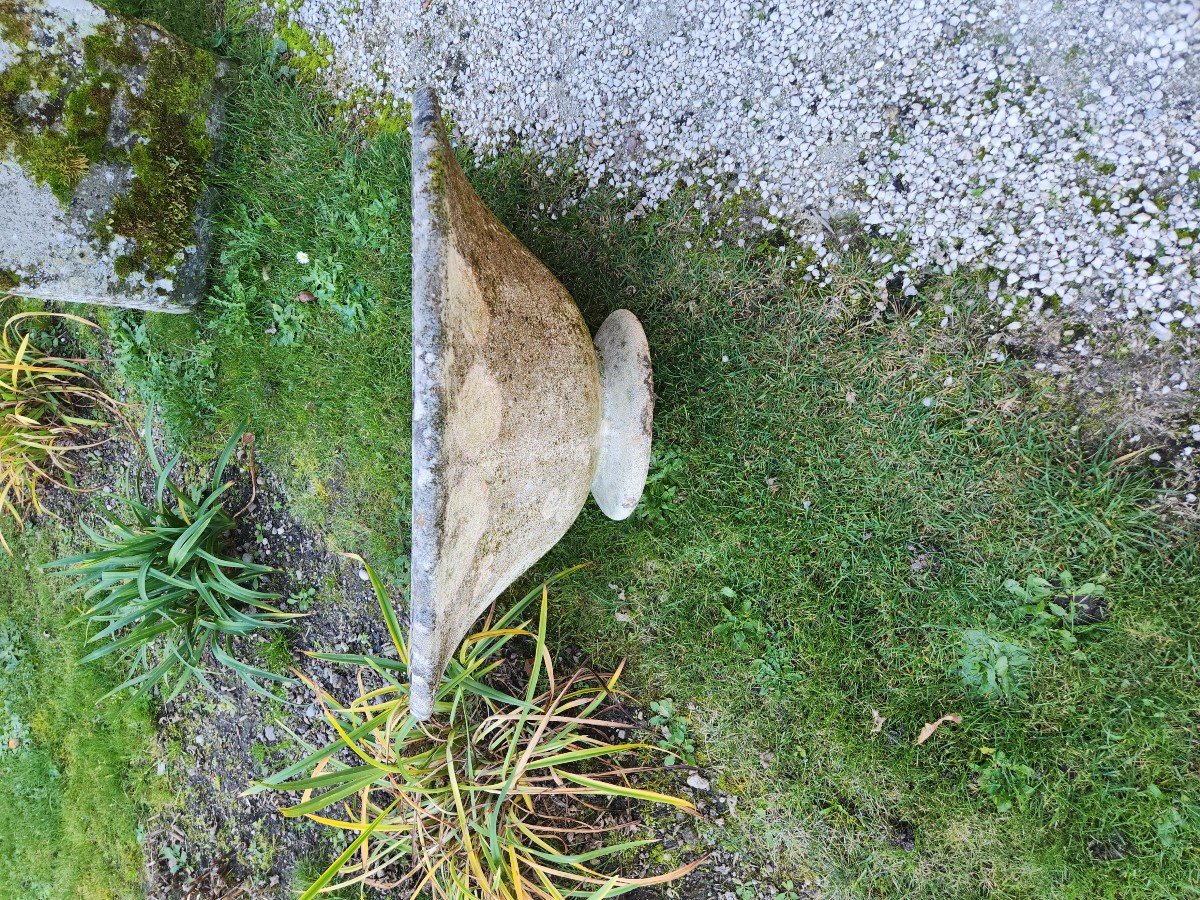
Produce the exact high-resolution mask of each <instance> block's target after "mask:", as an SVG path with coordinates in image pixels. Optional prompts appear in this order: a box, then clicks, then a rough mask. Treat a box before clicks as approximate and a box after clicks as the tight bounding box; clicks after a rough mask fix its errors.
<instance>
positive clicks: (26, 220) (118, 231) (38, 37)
mask: <svg viewBox="0 0 1200 900" xmlns="http://www.w3.org/2000/svg"><path fill="white" fill-rule="evenodd" d="M217 76H218V64H217V62H216V60H215V59H214V58H213V57H212V56H211V55H210V54H208V53H206V52H204V51H201V50H197V49H196V48H194V47H191V46H190V45H188V44H186V43H184V42H183V41H180V40H179V39H177V38H175V37H174V36H172V35H169V34H167V33H166V32H163V31H161V30H159V29H157V28H155V27H153V26H151V25H149V24H146V23H143V22H140V21H136V20H131V19H127V18H124V17H122V16H118V15H115V14H111V13H107V12H105V11H103V10H101V9H99V8H98V7H96V6H93V5H92V4H91V3H89V2H87V0H3V2H2V3H0V196H2V197H4V203H2V204H0V290H12V291H13V292H14V293H18V294H21V295H24V296H29V297H40V298H44V299H49V300H62V301H70V302H81V303H98V304H104V305H109V306H125V307H133V308H138V309H150V310H158V311H164V312H185V311H187V310H188V309H189V308H190V307H191V305H192V304H193V303H194V302H195V300H196V297H197V294H198V293H199V292H200V290H201V289H202V287H203V282H204V269H205V265H206V262H207V259H206V257H207V246H208V235H207V229H206V228H205V226H204V212H205V209H206V206H207V191H206V189H205V183H204V182H205V171H206V168H207V165H208V162H209V159H210V157H211V155H212V153H213V149H214V146H215V140H216V134H217V129H218V124H219V121H220V104H219V102H218V96H219V94H218V91H217V90H216V81H217Z"/></svg>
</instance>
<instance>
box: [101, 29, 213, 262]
mask: <svg viewBox="0 0 1200 900" xmlns="http://www.w3.org/2000/svg"><path fill="white" fill-rule="evenodd" d="M215 75H216V62H215V60H214V59H213V58H212V56H211V55H209V54H208V53H205V52H203V51H201V50H196V49H194V48H192V47H188V46H186V45H183V44H179V43H168V44H162V45H160V46H159V47H157V48H156V49H155V50H154V51H153V52H152V53H151V55H150V60H149V68H148V75H147V79H148V80H147V85H146V90H145V91H144V93H143V94H142V96H141V97H140V98H136V99H135V100H134V101H133V112H134V122H135V123H136V125H135V127H134V128H133V129H132V130H133V131H134V133H136V134H138V135H139V136H141V137H142V138H144V139H145V141H144V143H138V144H136V145H135V146H134V147H133V149H132V150H131V151H130V153H129V161H130V163H131V164H132V166H133V171H134V174H135V175H136V176H137V177H136V179H135V180H134V183H133V188H132V190H131V191H130V192H129V193H128V194H126V195H125V196H123V197H120V198H118V199H117V202H116V203H115V205H114V206H113V211H112V215H111V216H110V218H109V222H108V228H109V229H111V231H112V232H113V233H114V234H119V235H123V236H125V237H127V238H131V239H132V240H134V241H136V244H137V249H136V251H135V252H134V253H133V254H132V257H133V262H134V264H135V265H138V266H139V267H140V266H142V265H144V266H146V267H149V268H153V269H159V270H161V269H163V268H165V267H166V266H168V265H170V264H171V263H172V262H173V261H174V260H175V257H176V255H177V254H179V253H180V252H181V251H182V250H183V249H184V248H185V247H187V246H188V245H189V244H191V243H192V241H193V232H192V224H193V215H194V211H195V207H196V203H197V202H198V201H199V199H200V197H201V195H202V194H203V191H204V171H205V168H206V166H207V165H208V160H209V157H210V156H211V155H212V150H213V145H212V140H211V139H210V138H209V136H208V132H207V129H206V123H205V120H204V118H203V117H202V116H197V115H196V110H197V109H204V108H205V106H206V102H205V101H206V100H207V98H208V95H209V93H210V92H211V90H212V85H213V79H214V77H215Z"/></svg>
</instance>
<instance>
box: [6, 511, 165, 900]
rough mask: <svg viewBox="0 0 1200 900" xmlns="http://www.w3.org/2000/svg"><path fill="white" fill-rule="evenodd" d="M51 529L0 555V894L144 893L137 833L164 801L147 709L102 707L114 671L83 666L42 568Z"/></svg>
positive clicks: (99, 896)
mask: <svg viewBox="0 0 1200 900" xmlns="http://www.w3.org/2000/svg"><path fill="white" fill-rule="evenodd" d="M63 536H64V535H63V533H62V532H61V531H60V530H59V529H58V528H54V527H48V528H44V529H41V530H39V531H36V532H31V533H28V534H26V535H24V536H22V537H21V538H19V539H17V541H16V543H15V545H14V548H13V550H14V554H15V556H14V558H8V557H0V896H3V897H12V898H18V897H20V898H38V900H42V898H44V900H59V898H67V897H87V898H95V900H117V898H131V897H137V896H141V883H142V875H143V866H142V850H141V845H140V841H141V836H142V830H143V827H144V826H145V825H146V823H147V822H148V818H149V815H150V814H151V813H152V812H153V811H154V809H155V808H157V806H158V805H160V804H161V803H163V802H165V801H166V799H167V798H166V796H165V794H164V786H163V785H162V784H160V783H159V782H160V779H159V778H158V777H157V774H156V763H155V761H154V759H153V757H154V753H155V750H154V746H155V745H154V729H153V725H152V723H151V720H150V714H149V710H148V709H147V708H146V706H145V705H144V704H140V705H137V706H134V707H131V708H128V709H125V708H123V706H124V704H122V703H121V702H120V701H111V700H110V701H106V702H104V703H100V702H98V701H99V700H100V698H101V697H103V696H104V695H105V694H106V693H108V691H110V690H111V689H112V688H113V687H115V686H116V685H117V684H119V683H120V681H121V676H120V673H119V670H117V669H112V668H109V667H93V666H80V665H79V663H78V662H77V660H78V659H79V657H80V656H82V650H81V648H82V646H83V638H84V632H83V631H82V629H80V628H78V627H72V626H71V622H72V621H73V620H74V619H75V617H76V612H75V610H74V609H73V608H72V606H71V605H70V603H68V602H67V601H66V600H63V599H60V598H59V596H58V593H59V592H60V590H61V584H51V583H50V581H49V579H48V578H47V577H46V576H45V575H43V574H42V573H41V571H40V570H39V568H38V567H39V566H40V565H42V564H43V563H46V562H49V561H50V560H51V559H52V558H54V555H55V554H56V552H57V551H58V550H60V549H61V545H60V544H59V543H58V542H60V541H62V539H63Z"/></svg>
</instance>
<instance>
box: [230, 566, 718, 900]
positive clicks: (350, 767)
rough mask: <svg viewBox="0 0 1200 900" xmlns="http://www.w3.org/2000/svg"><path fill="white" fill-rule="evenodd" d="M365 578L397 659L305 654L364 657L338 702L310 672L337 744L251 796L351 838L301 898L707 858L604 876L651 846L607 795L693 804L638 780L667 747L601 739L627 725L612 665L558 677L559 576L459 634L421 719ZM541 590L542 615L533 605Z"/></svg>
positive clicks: (472, 887) (457, 894)
mask: <svg viewBox="0 0 1200 900" xmlns="http://www.w3.org/2000/svg"><path fill="white" fill-rule="evenodd" d="M355 558H356V559H357V557H355ZM364 565H365V564H364ZM569 571H574V570H568V572H569ZM367 572H368V574H369V577H370V579H371V582H372V584H373V585H374V588H375V593H376V596H377V597H378V600H379V605H380V608H381V610H382V611H383V617H384V621H385V622H386V624H387V629H388V632H389V634H390V636H391V640H392V643H393V645H394V649H395V656H394V657H392V656H368V655H355V654H333V653H315V654H312V655H313V656H314V657H315V658H317V659H321V660H325V661H328V662H334V663H342V664H349V665H352V666H355V667H357V669H358V678H357V684H358V686H359V690H358V695H357V696H356V697H355V698H354V699H353V700H352V701H350V702H349V703H341V702H339V701H338V700H337V699H336V698H335V697H334V696H332V695H331V694H330V693H328V692H327V691H325V690H323V689H322V688H321V687H320V686H318V685H317V684H316V683H315V682H312V681H309V684H310V686H311V687H312V688H313V690H314V691H315V692H316V694H317V700H318V702H319V703H320V705H321V707H322V709H323V710H324V713H325V716H326V718H327V719H328V721H329V723H330V724H331V725H332V726H333V729H334V730H335V731H336V733H337V739H336V740H335V741H333V742H332V743H330V744H329V745H327V746H325V747H322V748H320V749H318V750H316V751H315V752H313V753H311V754H310V755H309V756H307V757H306V758H304V759H302V760H300V761H299V762H297V763H295V764H294V765H292V766H289V767H288V768H286V769H284V770H283V771H281V772H279V773H277V774H275V775H273V776H271V777H269V778H267V779H265V780H264V781H263V782H261V783H260V784H258V785H255V786H254V787H253V788H251V789H250V791H248V792H247V793H256V792H258V791H262V790H264V789H268V788H271V789H277V790H284V791H298V792H302V793H301V797H300V801H299V802H298V803H296V804H295V805H293V806H291V807H288V808H287V809H286V810H284V814H285V815H287V816H292V817H296V816H304V817H307V818H309V819H311V820H313V821H316V822H320V823H322V824H324V825H327V826H329V827H331V828H335V829H339V830H341V831H344V832H347V833H349V834H350V835H353V839H352V840H351V841H350V842H349V844H348V845H347V846H346V848H345V850H344V851H343V852H342V853H341V855H339V856H338V857H337V858H336V859H335V860H334V861H333V862H332V864H331V865H330V866H329V867H328V869H326V871H325V872H324V873H323V874H322V875H321V876H320V877H319V878H318V879H317V880H316V881H314V882H313V884H312V885H311V886H310V887H309V888H308V889H307V890H306V891H305V892H304V894H303V898H304V900H309V898H314V897H316V896H317V895H318V894H319V893H321V892H322V891H325V890H332V889H335V888H337V887H339V886H345V885H353V884H365V885H368V886H373V887H376V888H379V889H383V890H392V889H396V888H401V887H403V889H404V890H405V891H406V892H407V895H408V896H409V897H416V896H418V895H420V894H422V893H423V892H425V891H428V892H429V893H430V895H432V896H433V897H437V898H453V900H467V898H497V900H525V898H531V900H532V898H539V900H543V898H544V900H553V898H566V897H572V898H576V897H579V898H593V900H599V898H603V897H615V896H619V895H621V894H625V893H627V892H629V891H631V890H633V889H635V888H637V887H643V886H648V885H655V884H663V883H665V882H668V881H672V880H674V879H676V878H680V877H682V876H683V875H685V874H687V873H688V872H690V871H692V870H693V869H695V868H696V867H697V866H698V865H700V863H701V862H703V860H696V861H695V862H692V863H689V864H686V865H683V866H681V867H679V868H676V869H674V870H673V871H669V872H666V873H663V874H660V875H654V876H648V877H638V878H633V877H623V876H621V875H620V874H615V873H612V872H610V871H608V870H609V868H611V866H612V865H613V863H614V862H615V861H616V859H617V858H618V857H620V856H621V855H623V854H627V853H629V852H630V851H634V850H636V849H638V848H641V847H645V846H647V845H648V844H651V843H654V841H653V840H648V839H642V840H620V839H617V838H613V837H612V835H614V834H616V833H618V832H622V831H626V830H628V829H629V828H630V826H631V825H632V824H633V823H632V822H631V821H630V820H629V818H628V816H627V815H625V814H623V813H621V812H619V810H617V809H615V808H614V804H618V803H619V804H622V805H623V804H626V803H627V802H628V801H642V802H645V803H648V804H658V805H663V806H666V807H672V808H675V809H679V810H683V811H685V812H688V813H694V812H695V809H694V807H693V806H692V804H691V803H689V802H688V801H686V800H684V799H681V798H679V797H674V796H671V795H668V794H663V793H659V792H657V791H653V790H648V789H645V788H642V787H638V786H636V784H635V782H636V781H637V780H638V779H639V776H640V777H644V776H645V775H646V774H647V773H649V772H653V771H656V770H659V769H661V765H662V763H661V758H659V761H658V762H654V763H652V764H646V762H645V760H646V758H647V757H650V756H656V755H658V754H660V753H661V751H659V750H658V749H657V748H656V747H653V746H650V745H647V744H643V743H637V742H622V743H614V742H612V740H611V739H610V737H609V736H610V735H613V734H615V733H616V732H617V731H621V730H623V729H626V728H628V727H629V726H628V723H627V722H625V721H623V720H622V719H621V717H619V716H617V715H614V712H615V710H614V701H615V699H616V697H617V696H618V694H617V679H618V676H619V674H620V669H619V668H618V671H617V672H615V673H611V674H600V673H596V672H592V671H589V670H586V669H580V670H578V671H576V672H574V673H573V674H570V675H566V676H563V675H560V674H559V673H556V672H555V669H554V661H553V657H552V656H551V654H550V652H549V650H548V649H547V646H546V614H547V607H548V598H549V593H548V585H549V584H550V583H551V582H552V581H554V580H555V579H551V581H550V582H547V584H545V585H542V586H541V587H540V588H538V589H536V590H534V591H532V592H530V593H529V594H528V595H526V596H525V597H524V598H523V599H522V600H521V601H519V602H518V603H516V604H515V605H514V606H512V607H511V608H510V609H509V610H508V611H507V612H505V613H504V614H503V615H501V616H500V617H499V618H498V619H496V620H495V621H494V622H492V621H490V617H489V623H488V624H486V625H485V626H484V628H483V630H481V631H479V632H477V633H476V634H473V635H471V636H470V637H468V638H467V639H466V640H465V641H464V642H463V644H462V648H461V649H460V651H459V653H458V654H457V656H456V657H455V658H454V659H453V660H452V661H451V663H450V665H449V667H448V668H447V671H446V674H445V676H444V677H443V679H442V682H441V685H440V687H439V690H438V694H437V699H436V705H435V712H434V715H433V717H432V718H431V719H430V720H429V721H426V722H418V721H417V720H416V719H414V718H413V717H412V715H411V712H410V710H409V705H408V682H407V662H408V654H407V645H406V644H405V642H404V640H403V638H402V636H401V631H400V625H399V621H398V618H397V616H396V612H395V609H394V607H393V606H392V603H391V600H390V599H389V598H388V595H387V592H386V591H385V589H384V587H383V585H382V584H381V582H380V581H379V579H378V577H377V576H376V574H375V573H374V571H372V570H371V569H370V567H367ZM565 574H567V573H566V572H564V573H561V574H560V575H559V576H556V578H557V577H561V576H562V575H565ZM539 598H540V607H539V608H538V615H537V619H536V622H535V621H533V620H532V618H531V617H530V615H529V614H530V613H531V609H530V608H531V606H532V605H533V604H534V602H535V601H536V600H538V599H539ZM514 641H517V642H523V643H522V644H519V645H518V646H522V645H523V646H526V647H528V648H529V649H530V651H531V655H530V656H529V657H528V658H529V663H530V666H531V668H530V670H529V674H528V675H526V674H525V669H524V668H522V667H521V666H520V665H514V664H513V661H512V658H511V657H512V654H511V652H506V648H507V650H508V651H511V650H512V649H513V647H511V646H510V645H511V644H512V643H513V642H514ZM306 680H307V679H306ZM638 755H640V756H641V759H638V758H637V757H638Z"/></svg>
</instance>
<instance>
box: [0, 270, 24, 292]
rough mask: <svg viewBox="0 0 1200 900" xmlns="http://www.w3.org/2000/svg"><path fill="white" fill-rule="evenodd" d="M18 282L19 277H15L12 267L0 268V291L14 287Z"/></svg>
mask: <svg viewBox="0 0 1200 900" xmlns="http://www.w3.org/2000/svg"><path fill="white" fill-rule="evenodd" d="M20 283H21V279H19V278H18V277H17V273H16V272H14V271H13V270H12V269H0V291H7V290H9V289H10V288H15V287H16V286H17V285H18V284H20Z"/></svg>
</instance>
